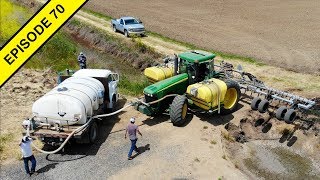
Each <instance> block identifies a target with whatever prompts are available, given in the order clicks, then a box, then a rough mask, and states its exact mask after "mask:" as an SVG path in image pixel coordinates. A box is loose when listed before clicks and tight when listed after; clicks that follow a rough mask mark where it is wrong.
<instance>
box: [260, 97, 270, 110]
mask: <svg viewBox="0 0 320 180" xmlns="http://www.w3.org/2000/svg"><path fill="white" fill-rule="evenodd" d="M268 107H269V101H268V100H266V99H264V100H262V101H261V102H260V103H259V105H258V111H259V112H260V113H265V112H266V111H267V110H268Z"/></svg>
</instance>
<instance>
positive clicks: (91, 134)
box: [89, 122, 98, 144]
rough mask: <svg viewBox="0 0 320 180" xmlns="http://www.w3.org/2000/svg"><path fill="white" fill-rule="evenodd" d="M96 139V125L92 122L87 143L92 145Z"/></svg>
mask: <svg viewBox="0 0 320 180" xmlns="http://www.w3.org/2000/svg"><path fill="white" fill-rule="evenodd" d="M97 138H98V125H97V123H96V122H93V123H92V124H91V126H90V130H89V141H90V143H91V144H93V143H94V142H95V141H96V140H97Z"/></svg>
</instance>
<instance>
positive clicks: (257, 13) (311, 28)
mask: <svg viewBox="0 0 320 180" xmlns="http://www.w3.org/2000/svg"><path fill="white" fill-rule="evenodd" d="M85 7H87V8H89V9H91V10H93V11H98V12H100V13H103V14H107V15H110V16H113V17H119V16H122V15H132V16H137V17H139V18H141V19H142V20H143V22H144V23H145V25H146V27H147V29H149V30H151V31H154V32H158V33H161V34H164V35H166V36H169V37H171V38H174V39H178V40H181V41H184V42H189V43H192V44H196V45H197V46H200V47H203V48H207V49H213V50H217V51H221V52H226V53H232V54H239V55H242V56H249V57H254V58H257V59H259V60H261V61H263V62H264V63H266V64H269V65H273V66H277V67H282V68H286V69H289V70H295V71H302V72H304V73H315V74H318V75H319V73H320V69H319V66H315V65H316V64H319V63H320V51H319V49H320V38H319V37H318V34H319V29H320V3H319V1H318V0H307V1H299V0H271V1H265V0H264V1H252V0H251V1H238V0H215V1H212V0H202V1H201V3H200V2H198V1H193V0H187V1H182V0H172V1H164V0H160V1H159V0H141V1H132V0H110V1H108V2H105V1H102V0H94V1H89V2H88V4H87V5H86V6H85Z"/></svg>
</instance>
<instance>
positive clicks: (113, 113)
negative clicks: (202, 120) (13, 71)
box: [26, 94, 177, 154]
mask: <svg viewBox="0 0 320 180" xmlns="http://www.w3.org/2000/svg"><path fill="white" fill-rule="evenodd" d="M172 96H177V94H169V95H166V96H164V97H163V98H161V99H158V100H155V101H152V102H149V103H145V105H148V106H149V105H151V104H154V103H157V102H160V101H162V100H164V99H165V98H168V97H172ZM137 102H143V101H142V100H140V99H136V101H135V102H131V103H129V104H127V105H126V106H124V107H123V108H121V109H119V110H117V111H115V112H112V113H108V114H100V115H96V116H92V117H90V119H89V121H88V122H87V123H86V124H84V125H82V126H81V127H79V128H77V129H76V130H74V131H72V132H71V133H70V134H69V135H68V137H67V138H66V139H65V140H64V141H63V143H62V144H61V145H60V146H59V148H58V149H56V150H54V151H44V150H42V149H41V148H38V147H37V146H36V145H35V144H34V143H32V146H33V147H34V148H35V149H36V150H37V151H39V152H41V153H44V154H54V153H57V152H59V151H60V150H61V149H62V148H63V147H64V146H65V145H66V144H67V142H68V141H69V139H70V138H71V137H72V136H73V135H74V134H75V133H77V132H79V131H81V130H82V129H84V128H85V127H87V126H88V125H89V124H90V122H91V121H92V120H93V119H100V118H102V117H107V116H113V115H115V114H118V113H120V112H121V111H123V110H125V109H126V108H128V107H130V106H133V105H134V104H135V103H137ZM100 120H101V119H100ZM29 121H30V120H29ZM30 126H31V122H30V123H28V126H27V132H26V135H27V136H30Z"/></svg>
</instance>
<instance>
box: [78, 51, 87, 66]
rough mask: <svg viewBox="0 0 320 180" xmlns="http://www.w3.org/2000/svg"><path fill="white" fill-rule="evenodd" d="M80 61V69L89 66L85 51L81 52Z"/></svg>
mask: <svg viewBox="0 0 320 180" xmlns="http://www.w3.org/2000/svg"><path fill="white" fill-rule="evenodd" d="M78 62H79V65H80V69H86V68H87V57H86V56H85V55H84V54H83V52H80V54H79V56H78Z"/></svg>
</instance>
